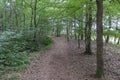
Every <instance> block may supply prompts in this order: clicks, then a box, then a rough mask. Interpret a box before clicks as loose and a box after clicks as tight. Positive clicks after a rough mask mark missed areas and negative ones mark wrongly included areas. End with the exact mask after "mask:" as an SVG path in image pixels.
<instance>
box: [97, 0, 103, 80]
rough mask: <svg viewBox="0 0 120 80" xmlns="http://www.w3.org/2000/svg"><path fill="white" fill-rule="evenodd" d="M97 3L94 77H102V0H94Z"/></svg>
mask: <svg viewBox="0 0 120 80" xmlns="http://www.w3.org/2000/svg"><path fill="white" fill-rule="evenodd" d="M96 4H97V70H96V77H97V78H102V76H103V75H104V63H103V22H102V17H103V0H96Z"/></svg>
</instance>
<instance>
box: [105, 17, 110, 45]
mask: <svg viewBox="0 0 120 80" xmlns="http://www.w3.org/2000/svg"><path fill="white" fill-rule="evenodd" d="M111 26H112V21H111V15H110V16H109V30H110V29H111ZM109 38H110V37H109V35H107V38H106V41H105V42H106V43H109Z"/></svg>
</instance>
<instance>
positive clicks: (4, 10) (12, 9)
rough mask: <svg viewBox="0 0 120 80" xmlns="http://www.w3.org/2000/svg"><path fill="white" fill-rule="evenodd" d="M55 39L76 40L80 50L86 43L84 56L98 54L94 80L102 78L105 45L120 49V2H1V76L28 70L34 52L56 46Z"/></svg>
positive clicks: (44, 0)
mask: <svg viewBox="0 0 120 80" xmlns="http://www.w3.org/2000/svg"><path fill="white" fill-rule="evenodd" d="M52 36H56V37H65V38H66V40H67V41H68V42H69V41H70V40H71V39H75V40H76V41H77V46H78V48H80V47H81V45H80V44H81V41H84V43H85V51H84V53H83V54H85V55H93V54H96V58H97V61H96V64H97V66H96V75H95V76H96V77H97V78H102V77H103V76H104V59H103V54H104V46H103V45H104V44H113V45H117V46H119V45H120V1H119V0H75V1H74V0H0V73H5V72H8V71H11V70H19V69H24V68H27V66H28V64H29V62H30V61H31V60H30V59H29V56H30V55H31V54H33V52H35V51H40V50H44V49H47V48H48V47H50V46H51V45H52V44H53V43H54V42H53V40H52ZM92 42H96V45H97V48H96V53H93V51H92V49H91V48H92V47H91V44H92ZM58 43H59V42H58ZM5 80H8V79H5ZM10 80H11V79H10ZM12 80H13V79H12Z"/></svg>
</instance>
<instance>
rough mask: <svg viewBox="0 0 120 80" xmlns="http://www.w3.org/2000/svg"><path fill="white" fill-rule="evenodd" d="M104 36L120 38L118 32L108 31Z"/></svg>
mask: <svg viewBox="0 0 120 80" xmlns="http://www.w3.org/2000/svg"><path fill="white" fill-rule="evenodd" d="M104 35H105V36H112V37H115V38H120V33H119V32H118V31H117V30H106V31H104Z"/></svg>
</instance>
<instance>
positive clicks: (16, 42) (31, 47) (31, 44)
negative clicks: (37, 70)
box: [0, 31, 52, 70]
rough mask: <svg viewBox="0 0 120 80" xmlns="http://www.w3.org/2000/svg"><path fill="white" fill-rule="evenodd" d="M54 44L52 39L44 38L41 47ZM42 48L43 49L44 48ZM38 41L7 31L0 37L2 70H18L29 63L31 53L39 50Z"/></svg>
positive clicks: (0, 63)
mask: <svg viewBox="0 0 120 80" xmlns="http://www.w3.org/2000/svg"><path fill="white" fill-rule="evenodd" d="M50 43H52V40H51V38H49V37H47V36H43V37H41V39H40V45H43V46H47V45H49V44H50ZM43 46H42V47H43ZM39 48H40V47H39V45H38V43H37V41H36V40H34V39H31V38H28V37H27V38H26V36H24V35H23V34H20V33H15V32H10V31H5V32H3V33H1V37H0V70H5V69H7V68H9V69H10V67H11V68H16V67H21V66H24V67H26V66H27V64H28V63H29V61H30V60H29V57H28V56H29V53H30V52H33V51H37V50H39Z"/></svg>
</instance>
